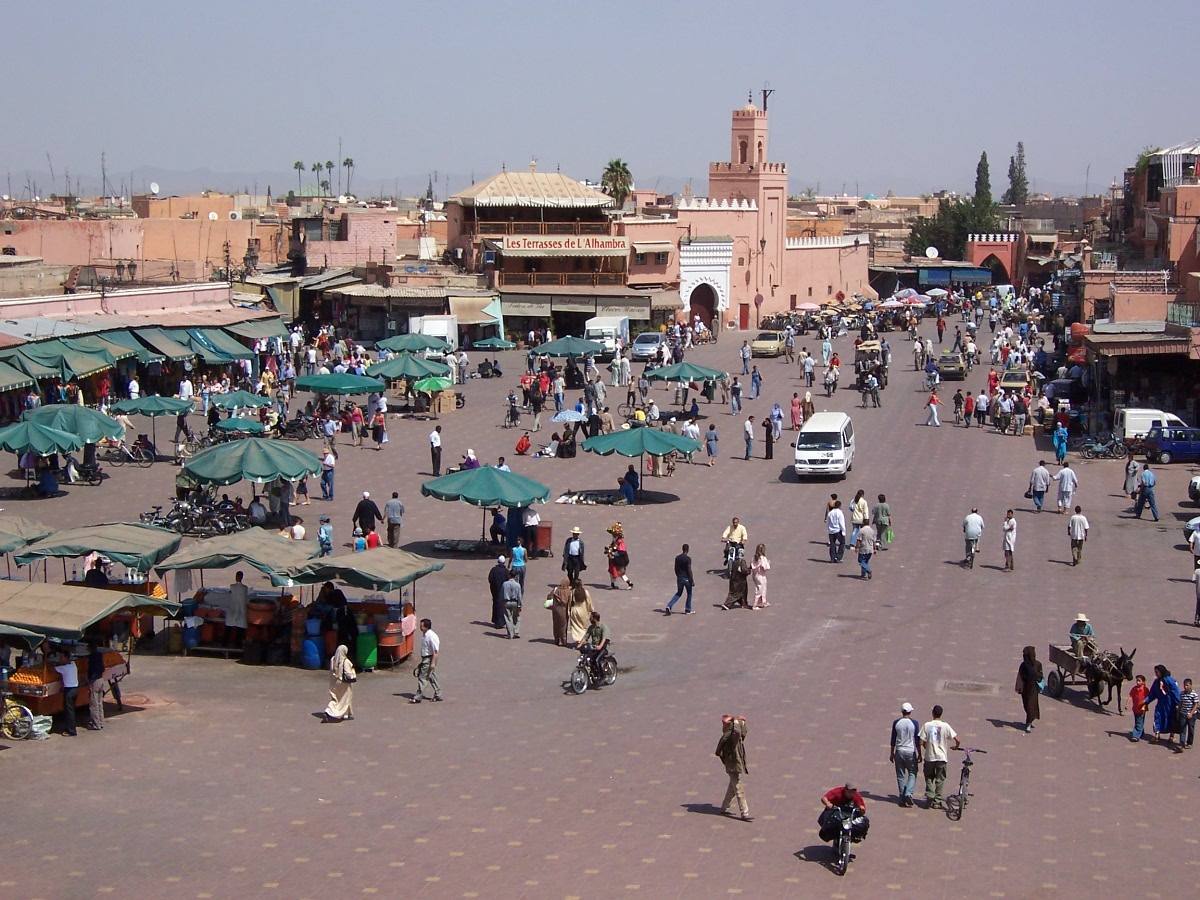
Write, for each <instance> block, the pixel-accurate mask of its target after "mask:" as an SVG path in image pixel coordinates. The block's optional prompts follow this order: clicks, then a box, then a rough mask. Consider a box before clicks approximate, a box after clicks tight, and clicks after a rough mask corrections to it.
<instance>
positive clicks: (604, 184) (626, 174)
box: [600, 158, 633, 209]
mask: <svg viewBox="0 0 1200 900" xmlns="http://www.w3.org/2000/svg"><path fill="white" fill-rule="evenodd" d="M600 187H601V189H602V190H603V191H604V193H606V194H608V196H610V197H612V198H613V200H615V201H616V203H617V208H618V209H620V208H621V207H622V206H624V205H625V200H626V199H627V198H628V197H629V192H630V191H632V190H633V174H632V173H631V172H630V171H629V165H628V164H627V163H626V162H625V160H623V159H620V158H617V159H610V160H609V161H608V165H606V166H605V167H604V174H603V175H602V176H600Z"/></svg>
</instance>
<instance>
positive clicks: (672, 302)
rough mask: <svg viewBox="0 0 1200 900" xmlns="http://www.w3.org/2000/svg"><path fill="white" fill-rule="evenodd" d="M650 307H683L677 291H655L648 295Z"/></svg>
mask: <svg viewBox="0 0 1200 900" xmlns="http://www.w3.org/2000/svg"><path fill="white" fill-rule="evenodd" d="M650 308H651V309H683V301H682V300H680V299H679V291H655V292H654V293H653V294H651V295H650Z"/></svg>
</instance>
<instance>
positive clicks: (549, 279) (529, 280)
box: [497, 272, 625, 287]
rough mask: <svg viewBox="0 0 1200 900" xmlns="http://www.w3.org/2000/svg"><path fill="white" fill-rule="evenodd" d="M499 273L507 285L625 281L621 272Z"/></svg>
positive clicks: (540, 285) (553, 284) (589, 283)
mask: <svg viewBox="0 0 1200 900" xmlns="http://www.w3.org/2000/svg"><path fill="white" fill-rule="evenodd" d="M497 275H498V276H499V282H500V284H501V285H502V286H507V287H515V286H524V287H562V286H571V287H597V286H599V285H622V284H624V283H625V276H624V274H622V273H620V272H498V273H497Z"/></svg>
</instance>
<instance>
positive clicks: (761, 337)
mask: <svg viewBox="0 0 1200 900" xmlns="http://www.w3.org/2000/svg"><path fill="white" fill-rule="evenodd" d="M785 350H786V347H784V334H783V332H782V331H760V332H759V333H758V336H757V337H756V338H755V339H754V340H752V341H751V342H750V355H751V356H783V354H784V351H785Z"/></svg>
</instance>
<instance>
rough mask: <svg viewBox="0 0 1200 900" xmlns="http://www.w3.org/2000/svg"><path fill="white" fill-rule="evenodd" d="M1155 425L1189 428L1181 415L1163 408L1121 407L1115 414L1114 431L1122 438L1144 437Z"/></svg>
mask: <svg viewBox="0 0 1200 900" xmlns="http://www.w3.org/2000/svg"><path fill="white" fill-rule="evenodd" d="M1155 425H1169V426H1171V427H1173V428H1187V427H1188V424H1187V422H1185V421H1183V419H1181V418H1179V416H1174V415H1171V413H1169V412H1165V411H1164V410H1161V409H1138V408H1134V407H1120V408H1118V409H1117V412H1116V415H1115V416H1113V431H1114V432H1116V435H1117V437H1119V438H1121V440H1125V441H1127V440H1129V439H1130V438H1135V437H1138V438H1144V437H1145V436H1146V435H1147V434H1149V433H1150V429H1151V428H1153V427H1154V426H1155Z"/></svg>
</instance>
